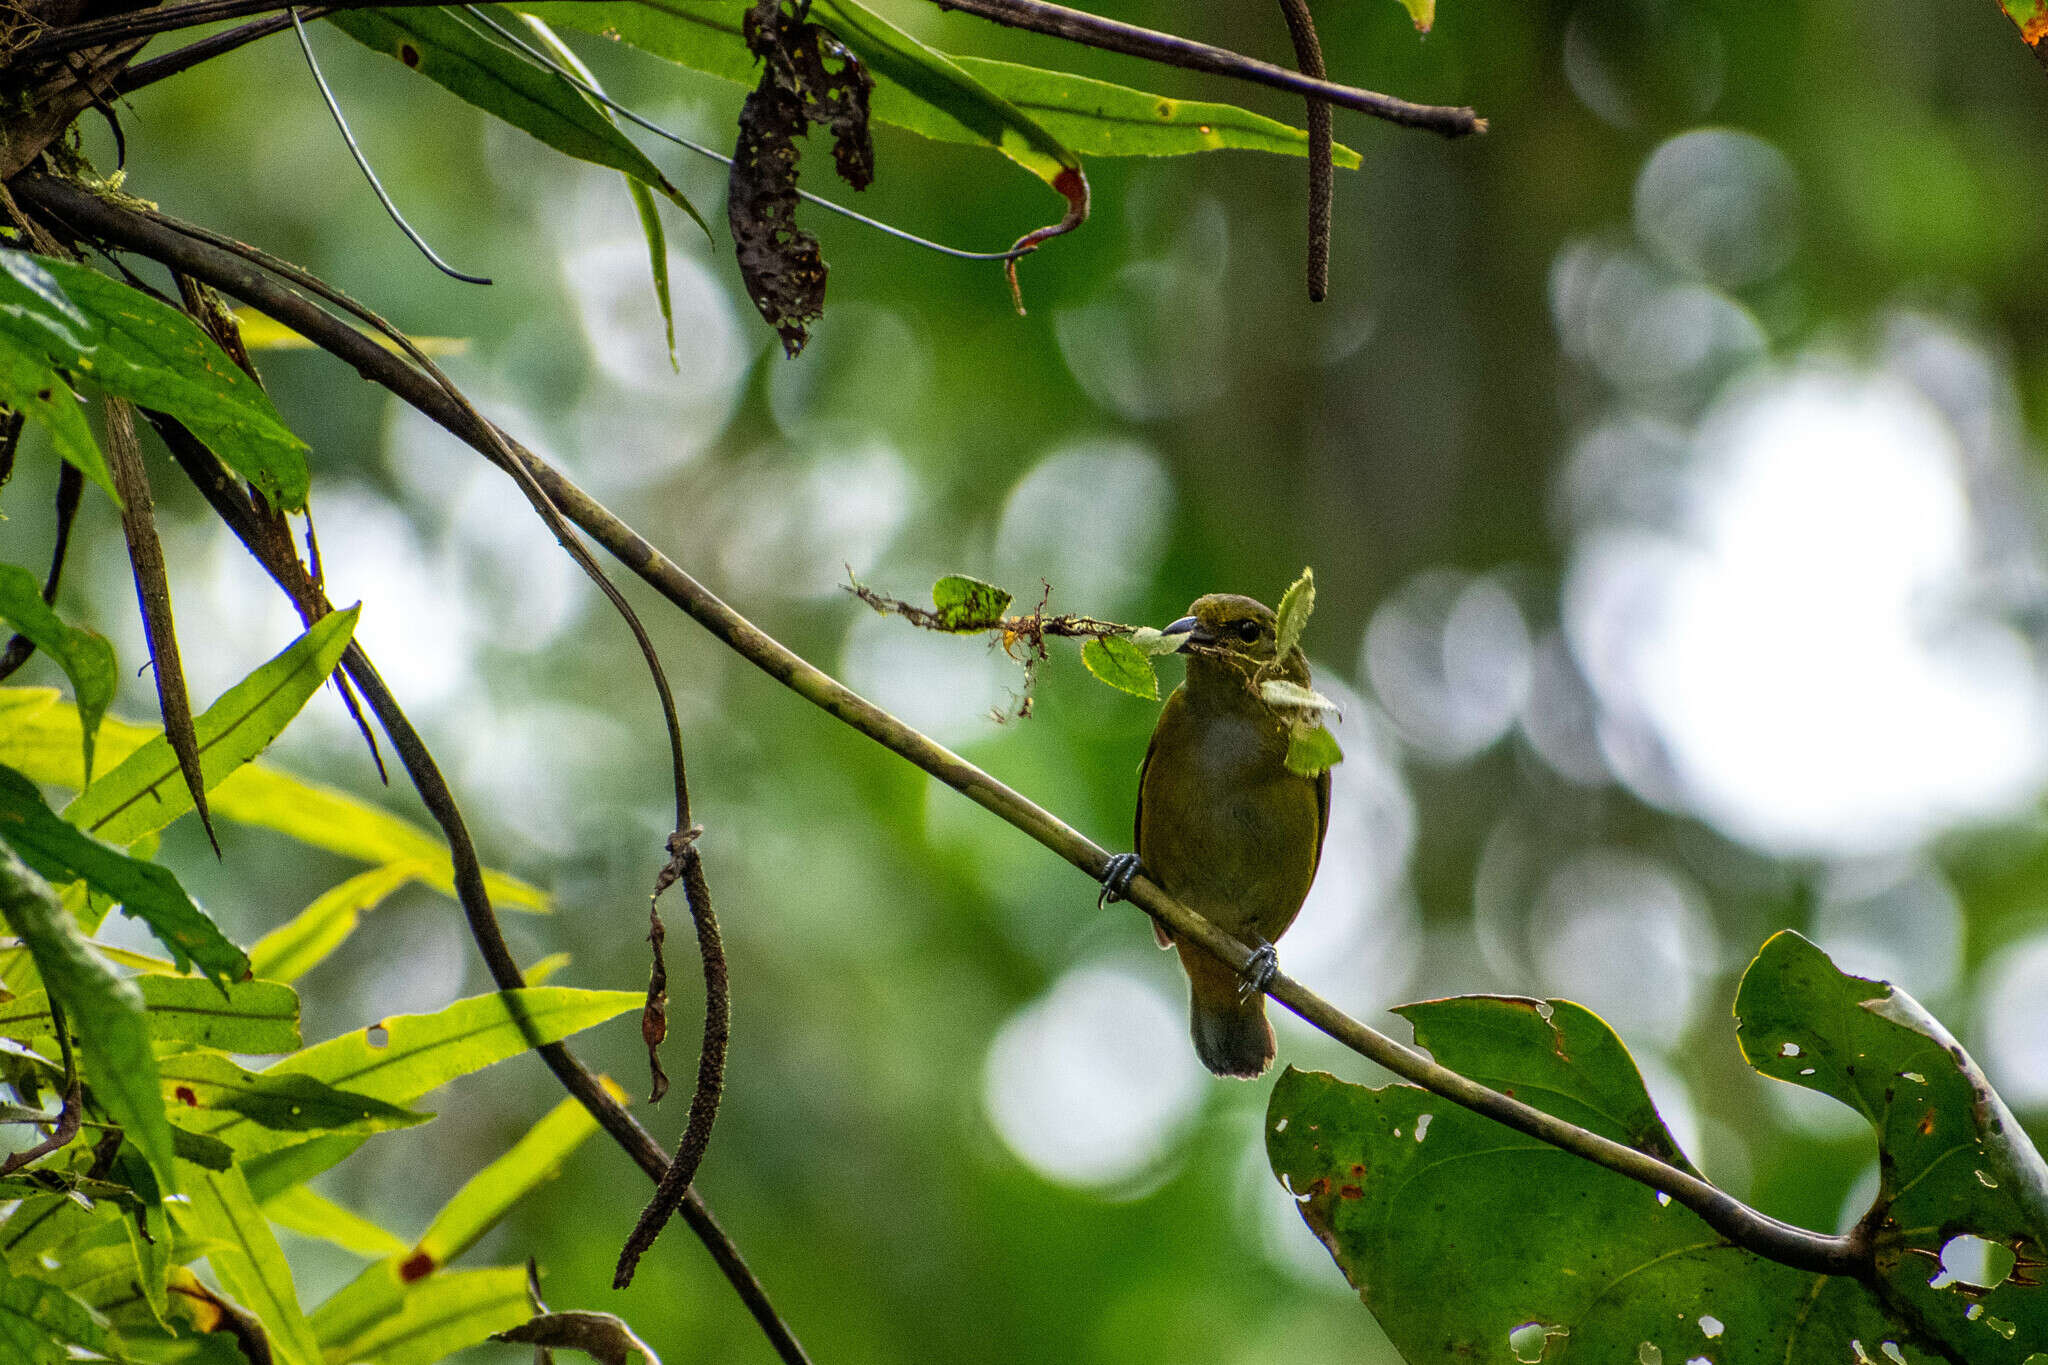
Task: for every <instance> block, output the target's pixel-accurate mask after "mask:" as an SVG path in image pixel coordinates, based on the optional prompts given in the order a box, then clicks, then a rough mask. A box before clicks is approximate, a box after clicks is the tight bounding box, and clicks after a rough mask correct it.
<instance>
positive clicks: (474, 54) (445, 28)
mask: <svg viewBox="0 0 2048 1365" xmlns="http://www.w3.org/2000/svg"><path fill="white" fill-rule="evenodd" d="M327 22H328V23H330V24H333V25H334V26H335V27H336V28H338V29H340V30H341V31H342V32H343V33H346V34H347V35H348V36H349V37H351V38H353V39H355V40H356V41H357V42H359V43H361V44H362V45H363V46H365V47H367V48H370V49H372V50H373V51H377V52H382V53H384V54H385V55H386V56H390V57H395V58H397V59H398V60H399V61H401V62H403V63H404V64H405V65H406V66H408V67H411V68H412V69H413V70H415V71H417V72H419V73H420V74H421V75H422V76H425V77H426V78H427V79H428V80H430V81H433V82H434V83H435V84H436V85H439V86H440V87H441V88H442V89H444V90H446V91H448V92H449V93H450V94H452V95H454V96H455V97H456V98H458V99H460V100H462V101H464V102H465V103H468V104H473V105H475V106H476V107H477V108H479V109H481V110H483V111H484V112H485V113H487V114H490V115H492V116H494V117H496V118H500V119H503V120H504V121H505V122H506V123H509V124H511V125H512V126H513V127H514V128H517V129H519V130H520V131H521V132H524V133H526V134H528V135H529V136H531V137H534V138H536V139H538V140H539V141H541V142H544V143H546V144H547V145H548V146H550V147H553V148H554V149H555V150H556V151H558V152H561V153H563V154H564V155H566V156H573V157H575V158H576V159H577V160H579V161H588V162H591V163H593V164H595V165H599V166H609V167H610V168H611V169H613V170H615V171H623V172H624V173H625V174H627V175H629V176H631V177H633V178H634V179H635V180H638V181H639V182H641V183H642V184H644V185H646V186H648V187H649V188H651V189H655V190H659V191H660V192H661V193H662V194H663V195H665V196H666V197H667V198H668V199H669V200H671V201H672V202H673V203H674V204H675V205H676V206H677V207H679V208H681V209H682V210H684V211H685V212H686V213H688V214H689V215H690V216H691V217H692V218H697V217H698V214H697V210H696V209H695V208H694V207H693V206H692V205H691V204H690V202H689V200H688V199H686V198H685V197H684V196H683V192H682V191H681V190H679V189H677V188H676V187H675V186H674V185H673V184H671V183H670V182H669V178H668V177H667V176H665V175H663V174H662V173H661V168H660V167H658V166H656V165H655V164H654V163H653V162H652V161H650V160H648V159H647V154H646V153H645V152H643V151H641V150H640V148H639V147H638V146H636V145H635V144H634V142H633V140H632V139H631V138H629V137H627V136H626V135H625V134H624V133H622V132H620V131H619V129H618V128H617V127H616V126H614V125H613V123H612V122H611V120H610V119H609V118H608V117H607V116H606V115H605V112H604V111H603V110H602V109H600V108H598V107H597V106H596V105H594V104H592V103H591V102H590V101H589V100H588V99H587V98H585V97H584V95H583V92H582V91H580V90H578V89H577V88H576V87H575V86H573V85H571V84H569V82H567V81H565V80H563V79H562V78H561V77H560V76H558V75H556V74H555V73H553V72H552V71H542V70H540V69H539V68H537V67H535V66H532V65H530V64H529V63H528V62H527V61H526V59H525V58H524V57H521V56H519V55H517V54H515V53H513V52H511V51H509V50H508V49H506V48H504V47H502V46H500V45H499V44H498V43H496V42H493V41H492V40H491V39H489V38H486V37H485V36H483V34H481V33H479V32H478V31H477V30H475V29H473V28H471V27H469V26H468V25H467V24H465V23H463V22H462V21H461V20H460V19H458V18H456V17H455V15H454V13H453V12H451V11H448V10H440V9H385V10H341V11H338V12H336V13H333V14H330V15H328V16H327ZM698 221H699V222H702V221H703V220H702V219H701V218H699V219H698ZM706 231H707V232H708V231H709V229H708V228H707V229H706Z"/></svg>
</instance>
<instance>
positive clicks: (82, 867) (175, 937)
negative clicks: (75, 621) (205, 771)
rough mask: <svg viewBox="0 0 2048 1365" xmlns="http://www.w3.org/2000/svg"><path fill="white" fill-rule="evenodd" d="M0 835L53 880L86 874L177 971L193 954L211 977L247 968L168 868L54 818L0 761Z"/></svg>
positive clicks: (220, 978)
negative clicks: (144, 929) (145, 930)
mask: <svg viewBox="0 0 2048 1365" xmlns="http://www.w3.org/2000/svg"><path fill="white" fill-rule="evenodd" d="M168 751H169V750H168V747H167V748H166V752H168ZM178 790H179V791H180V792H183V790H184V788H183V787H180V788H179V789H178ZM0 841H5V842H6V843H7V844H9V845H11V846H12V847H13V848H14V850H15V852H17V853H19V854H20V855H21V858H22V861H23V862H25V863H27V864H28V865H29V866H30V867H32V868H34V869H35V870H36V871H37V872H38V873H39V874H41V875H42V876H43V877H45V878H47V879H49V880H50V881H53V882H69V881H73V880H79V881H83V882H84V883H85V884H86V885H88V886H90V887H92V888H93V889H95V890H97V891H100V892H103V893H105V894H106V895H108V896H111V897H113V898H114V899H115V900H117V901H119V902H120V904H121V908H122V910H123V911H124V912H125V913H126V914H128V915H131V916H133V917H134V918H136V919H139V920H142V921H143V922H144V923H146V924H148V925H149V928H150V932H151V933H153V934H155V935H156V937H157V940H158V941H159V942H161V943H162V944H163V945H164V946H165V947H166V948H168V949H170V951H171V955H172V957H173V959H174V960H175V961H176V964H177V966H178V968H179V969H180V970H181V971H182V970H183V969H184V968H185V967H186V966H187V965H188V964H189V963H191V962H197V963H198V964H199V966H200V967H201V969H203V970H204V971H205V972H206V974H207V975H208V976H209V977H210V978H212V979H213V980H214V981H216V982H227V981H233V980H235V979H237V978H239V977H241V976H242V975H243V974H244V973H246V972H247V971H248V968H249V959H248V958H247V957H246V956H244V955H243V953H242V950H241V949H240V948H237V947H236V946H235V945H234V944H233V943H231V942H229V941H228V939H227V936H226V935H224V934H222V933H221V931H220V928H219V926H217V925H215V924H214V922H213V921H212V920H210V919H208V918H207V917H206V915H205V913H204V912H203V911H201V910H200V909H199V907H198V906H196V905H194V904H193V903H192V900H191V898H190V897H189V896H187V895H186V894H185V889H184V888H183V887H182V886H180V885H178V879H177V878H176V877H175V876H173V875H172V874H171V871H170V869H169V868H167V867H162V866H159V865H158V864H156V863H150V862H144V861H143V860H141V859H140V858H132V857H130V856H129V855H127V854H125V853H123V852H121V851H120V850H119V849H116V848H109V847H108V846H107V845H105V844H103V843H100V842H99V841H98V840H97V839H94V838H91V837H90V836H88V835H86V834H84V833H82V832H80V831H79V829H78V828H77V827H76V826H75V825H71V824H68V823H66V822H65V821H63V820H61V819H59V818H58V816H57V813H56V812H55V811H53V810H51V809H50V808H49V807H48V806H46V805H44V804H43V798H42V793H41V792H39V791H37V790H36V786H35V784H34V783H33V782H31V781H29V780H28V778H27V777H25V776H23V775H22V774H21V773H18V772H16V771H15V770H14V769H12V768H9V767H5V766H0Z"/></svg>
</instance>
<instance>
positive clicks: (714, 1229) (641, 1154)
mask: <svg viewBox="0 0 2048 1365" xmlns="http://www.w3.org/2000/svg"><path fill="white" fill-rule="evenodd" d="M192 273H193V274H195V275H199V274H200V272H197V271H194V272H192ZM315 311H317V310H315ZM323 316H325V315H324V314H323ZM350 330H353V329H350ZM154 416H155V419H156V420H157V421H158V422H159V423H160V424H167V425H169V426H170V427H173V428H176V429H178V430H181V431H182V430H183V428H182V426H181V425H180V424H178V423H177V421H176V419H174V418H169V417H164V416H162V415H161V414H155V415H154ZM185 435H186V436H187V437H188V438H190V433H189V432H185ZM167 444H169V446H170V449H171V451H172V454H173V456H174V457H175V458H176V459H177V460H178V463H179V465H180V467H181V468H183V469H184V470H185V473H186V474H187V476H188V477H190V478H191V480H192V483H193V485H194V487H196V488H197V489H198V490H199V491H200V493H201V494H202V495H203V496H204V497H205V498H206V500H207V502H208V504H209V505H211V506H212V508H213V509H214V512H215V514H216V515H218V516H219V517H220V519H221V521H222V522H223V523H225V524H226V526H227V527H228V529H229V530H230V531H231V532H233V533H234V535H235V538H236V539H238V540H240V541H241V542H242V545H243V547H244V548H245V549H247V550H248V551H249V553H250V555H251V556H252V557H254V558H255V560H256V561H257V563H259V564H261V565H262V566H263V568H264V570H265V571H266V572H267V573H269V574H270V576H271V578H272V579H273V580H274V581H275V582H276V583H277V585H278V586H279V587H280V588H282V589H283V590H284V592H285V595H286V596H287V597H289V598H291V599H292V601H293V602H294V604H297V603H300V602H302V601H307V600H312V601H316V602H317V604H318V612H319V614H325V613H326V612H330V611H332V610H333V609H334V607H333V604H332V603H330V602H328V601H327V600H326V597H325V594H324V593H323V592H322V591H321V590H320V589H319V588H318V587H316V586H315V585H314V583H313V581H312V577H311V575H310V574H309V573H308V572H307V570H306V566H305V565H304V564H303V563H301V562H300V560H299V559H298V558H297V557H296V556H295V555H280V554H279V553H278V552H277V550H276V549H275V547H273V546H272V545H271V543H270V542H269V541H268V540H267V539H266V538H265V537H264V535H263V534H262V530H261V527H260V526H259V525H258V523H257V521H256V517H255V513H254V510H253V508H251V506H250V505H249V503H248V501H247V499H246V498H244V497H242V496H240V493H239V490H238V488H237V486H236V484H235V482H234V480H233V479H232V478H231V477H229V475H228V474H227V471H226V469H225V468H224V467H223V466H222V465H221V464H220V462H219V459H218V458H217V457H215V456H214V455H213V453H212V452H211V451H210V450H208V449H207V448H206V447H205V446H204V445H203V444H202V443H200V442H199V441H198V440H197V439H196V438H190V439H184V440H177V441H171V442H168V443H167ZM341 665H342V668H343V669H344V670H345V671H346V672H347V674H348V676H349V678H350V679H351V680H352V681H353V682H354V683H355V685H356V687H357V688H358V689H359V690H360V691H361V692H362V694H363V699H364V701H366V702H367V703H368V704H369V707H370V710H371V712H372V714H374V715H375V716H376V717H377V721H378V724H380V725H382V726H383V727H384V732H385V734H386V735H388V736H389V737H390V739H391V743H392V747H393V748H394V749H395V750H396V751H397V753H398V755H399V761H400V762H401V763H403V764H404V766H405V770H406V774H407V776H408V777H410V778H411V779H412V782H413V786H414V788H415V789H416V790H417V791H418V792H419V795H420V800H421V802H422V803H423V804H424V805H425V806H426V807H427V810H428V812H429V813H430V814H431V815H432V816H433V817H434V820H435V822H436V823H437V824H439V825H440V826H441V830H442V833H443V835H444V836H445V837H446V838H447V840H448V853H449V858H450V860H451V861H452V862H453V864H454V869H455V894H456V899H457V900H458V901H459V902H460V904H461V905H462V910H463V915H464V917H465V919H466V920H467V921H468V924H469V928H470V933H471V936H472V937H473V938H474V939H475V940H476V944H477V951H478V952H479V953H480V954H481V955H482V957H483V959H484V965H485V967H486V968H487V969H488V970H489V971H490V973H491V979H492V981H493V982H495V983H496V984H497V986H498V988H499V989H500V990H518V989H520V988H522V987H523V986H525V984H526V977H525V974H524V973H523V972H521V971H520V969H519V964H518V962H517V961H516V960H515V959H514V958H513V956H512V950H511V948H510V947H509V946H508V945H507V944H506V942H505V936H504V933H503V932H502V930H501V929H500V928H499V926H498V920H497V914H496V912H495V911H494V910H493V909H492V907H491V902H490V896H489V893H488V892H487V891H486V890H485V888H484V874H483V864H482V862H481V861H480V860H479V859H478V857H477V853H476V844H475V842H474V841H473V840H472V839H471V838H470V835H469V826H468V823H467V822H466V821H465V820H464V819H463V817H462V811H461V808H460V807H459V806H457V805H456V802H455V796H454V793H453V792H452V791H451V790H450V789H449V787H448V782H447V779H446V777H444V776H443V775H442V773H441V770H440V767H439V765H438V764H436V763H435V761H434V757H433V754H432V753H431V752H430V751H429V750H428V749H427V746H426V741H425V740H423V739H422V738H421V737H420V734H419V731H418V730H416V729H415V728H414V727H413V724H412V722H411V720H410V719H408V718H407V716H406V714H405V712H404V710H403V709H401V708H400V706H399V704H398V700H397V698H395V697H394V696H393V695H392V694H391V690H390V688H389V687H387V686H386V685H385V683H384V680H383V677H382V676H381V675H380V674H379V673H378V672H377V669H376V666H375V665H374V664H372V663H371V662H370V657H369V655H368V654H367V653H365V652H364V650H363V649H362V647H361V646H360V645H358V644H354V643H351V644H350V645H349V647H348V649H347V651H346V652H344V653H343V655H342V660H341ZM537 1050H538V1051H539V1053H540V1056H541V1060H542V1061H543V1062H545V1063H546V1064H547V1067H548V1069H549V1070H550V1071H552V1072H553V1073H554V1074H555V1078H556V1079H557V1080H558V1081H560V1082H561V1084H562V1087H563V1089H565V1090H567V1091H568V1092H569V1093H570V1094H571V1095H573V1096H575V1097H576V1099H577V1100H578V1101H579V1102H581V1104H582V1105H583V1107H584V1108H585V1109H586V1110H588V1111H589V1113H590V1115H591V1117H593V1118H594V1119H596V1120H597V1122H598V1126H600V1127H601V1128H603V1129H604V1130H605V1132H606V1133H607V1134H609V1135H610V1136H611V1138H612V1140H613V1141H614V1142H616V1143H617V1144H618V1145H619V1146H620V1148H622V1149H623V1150H624V1151H625V1152H626V1154H627V1155H628V1156H630V1157H632V1158H633V1160H634V1162H635V1163H636V1164H637V1165H638V1166H639V1167H640V1169H641V1170H643V1171H645V1172H646V1173H647V1175H648V1176H649V1177H650V1178H652V1179H653V1180H654V1181H655V1182H656V1183H657V1185H658V1184H659V1183H660V1181H661V1179H662V1177H663V1176H664V1175H666V1174H667V1173H668V1171H669V1170H670V1168H671V1166H672V1164H673V1163H672V1162H671V1161H670V1159H669V1157H668V1154H667V1153H666V1152H664V1151H663V1150H662V1148H661V1144H660V1143H658V1142H656V1141H655V1140H654V1137H653V1136H652V1135H651V1134H650V1133H648V1131H647V1130H646V1129H645V1128H643V1127H642V1126H641V1125H640V1122H639V1120H638V1119H635V1118H634V1117H633V1116H632V1115H631V1114H629V1113H627V1112H626V1110H625V1108H624V1106H622V1105H621V1104H620V1103H619V1102H618V1101H617V1100H615V1099H613V1098H612V1095H611V1092H609V1091H608V1090H606V1089H605V1088H604V1084H603V1082H601V1081H600V1080H599V1079H598V1078H597V1076H596V1074H595V1073H593V1072H592V1071H591V1070H590V1069H589V1068H588V1067H586V1066H584V1065H583V1063H582V1062H580V1061H578V1060H577V1058H576V1055H575V1054H574V1053H572V1052H571V1051H569V1049H568V1048H567V1047H566V1046H565V1045H563V1044H561V1043H548V1044H543V1045H542V1046H541V1047H540V1048H538V1049H537ZM681 1213H682V1216H683V1221H684V1222H686V1223H688V1224H689V1226H690V1230H691V1231H692V1232H694V1233H695V1234H696V1235H697V1238H698V1240H699V1241H701V1242H702V1243H703V1244H704V1248H705V1250H707V1251H709V1252H710V1253H711V1258H712V1260H713V1261H714V1262H716V1263H717V1265H718V1268H719V1270H720V1271H721V1272H723V1273H724V1275H725V1277H726V1279H727V1280H728V1281H729V1282H730V1283H731V1285H732V1287H733V1289H734V1291H735V1292H737V1293H738V1295H739V1297H740V1301H741V1302H742V1303H744V1304H745V1305H746V1307H747V1311H748V1312H749V1313H750V1314H751V1315H752V1316H753V1318H754V1321H755V1322H756V1323H757V1324H759V1326H760V1328H761V1331H762V1333H763V1334H764V1335H765V1336H766V1337H767V1338H768V1341H769V1344H770V1345H772V1346H773V1347H774V1348H775V1353H776V1354H777V1355H778V1356H779V1357H781V1359H782V1360H783V1362H784V1365H809V1363H810V1358H809V1356H807V1355H806V1354H805V1353H804V1349H803V1346H802V1344H801V1343H799V1342H798V1341H797V1339H796V1336H795V1334H794V1333H793V1332H791V1331H790V1329H789V1326H788V1324H787V1323H785V1322H783V1320H782V1317H781V1315H780V1314H779V1313H777V1312H776V1311H775V1306H774V1304H773V1303H771V1302H770V1301H769V1298H768V1293H767V1290H765V1289H764V1288H763V1287H762V1285H761V1282H760V1281H759V1280H758V1279H756V1278H755V1277H754V1274H753V1271H752V1270H750V1269H749V1268H748V1266H747V1263H746V1259H745V1258H744V1257H743V1256H742V1255H741V1254H740V1250H739V1247H738V1246H737V1245H735V1244H734V1242H733V1240H732V1239H731V1237H729V1236H728V1235H727V1234H726V1232H725V1229H724V1228H722V1227H720V1226H719V1224H718V1220H717V1219H716V1218H714V1217H713V1216H712V1213H711V1210H710V1208H709V1207H708V1206H707V1205H706V1204H705V1203H704V1200H703V1198H702V1196H700V1195H699V1194H698V1193H697V1192H696V1190H694V1189H691V1190H689V1191H687V1192H686V1194H685V1195H684V1197H683V1201H682V1207H681Z"/></svg>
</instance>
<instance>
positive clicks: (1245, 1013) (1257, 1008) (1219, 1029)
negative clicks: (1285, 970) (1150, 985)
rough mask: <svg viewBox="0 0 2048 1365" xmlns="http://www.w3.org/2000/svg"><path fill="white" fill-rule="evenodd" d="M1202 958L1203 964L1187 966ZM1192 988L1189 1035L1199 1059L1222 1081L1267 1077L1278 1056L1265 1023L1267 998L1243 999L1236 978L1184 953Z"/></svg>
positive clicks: (1227, 970) (1214, 963)
mask: <svg viewBox="0 0 2048 1365" xmlns="http://www.w3.org/2000/svg"><path fill="white" fill-rule="evenodd" d="M1191 956H1199V957H1200V958H1201V959H1202V961H1201V962H1199V963H1196V962H1191V961H1188V960H1187V959H1188V958H1190V957H1191ZM1181 957H1182V961H1183V962H1185V963H1186V965H1187V967H1188V986H1189V988H1190V1002H1191V1003H1190V1010H1189V1014H1190V1022H1191V1025H1192V1027H1191V1029H1190V1031H1191V1032H1192V1033H1193V1034H1194V1038H1195V1055H1196V1056H1197V1057H1200V1058H1201V1059H1202V1065H1203V1066H1206V1067H1208V1068H1209V1070H1211V1071H1213V1072H1215V1073H1216V1074H1217V1075H1219V1076H1235V1077H1237V1078H1239V1079H1241V1080H1247V1081H1248V1080H1253V1079H1255V1078H1257V1077H1259V1076H1262V1075H1264V1074H1265V1071H1266V1068H1267V1067H1269V1066H1271V1065H1272V1064H1273V1055H1274V1053H1275V1051H1277V1049H1276V1047H1275V1045H1274V1041H1273V1026H1272V1025H1271V1024H1269V1023H1267V1022H1266V997H1265V996H1263V995H1254V996H1252V997H1251V998H1250V999H1249V1000H1244V999H1240V998H1239V997H1238V980H1237V973H1236V972H1233V971H1232V970H1230V968H1229V967H1226V966H1225V965H1224V964H1222V963H1220V962H1218V961H1216V960H1215V959H1214V958H1211V957H1209V956H1208V955H1207V954H1205V953H1203V952H1202V951H1201V950H1200V949H1199V948H1198V949H1196V950H1194V952H1193V953H1192V954H1190V953H1183V954H1182V955H1181Z"/></svg>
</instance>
